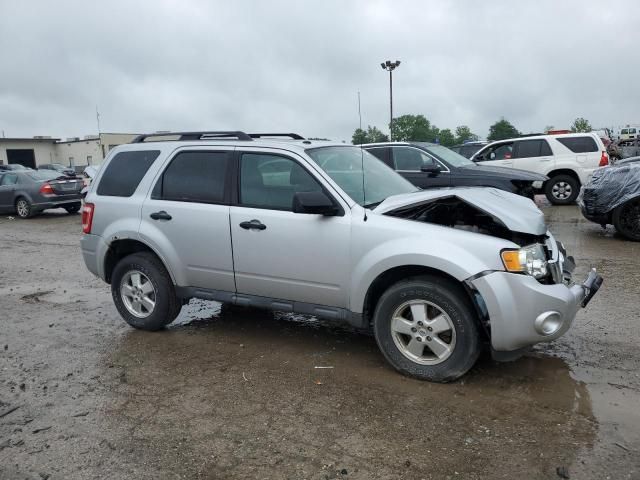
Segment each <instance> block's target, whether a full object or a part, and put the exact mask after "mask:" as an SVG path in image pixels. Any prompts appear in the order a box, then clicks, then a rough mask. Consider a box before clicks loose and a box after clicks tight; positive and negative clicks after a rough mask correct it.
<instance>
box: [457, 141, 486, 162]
mask: <svg viewBox="0 0 640 480" xmlns="http://www.w3.org/2000/svg"><path fill="white" fill-rule="evenodd" d="M488 143H489V142H467V143H463V144H460V145H454V146H453V147H449V148H450V149H451V150H453V151H454V152H456V153H458V154H460V155H462V156H463V157H465V158H471V156H472V155H473V154H474V153H476V152H477V151H478V150H480V149H481V148H482V147H484V146H485V145H487V144H488Z"/></svg>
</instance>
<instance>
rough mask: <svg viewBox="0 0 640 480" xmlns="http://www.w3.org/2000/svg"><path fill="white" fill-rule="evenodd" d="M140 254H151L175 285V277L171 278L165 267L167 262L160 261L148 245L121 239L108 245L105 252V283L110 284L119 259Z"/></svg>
mask: <svg viewBox="0 0 640 480" xmlns="http://www.w3.org/2000/svg"><path fill="white" fill-rule="evenodd" d="M140 252H148V253H151V254H153V255H154V256H155V257H156V258H157V259H158V260H159V261H160V262H161V263H162V265H163V266H164V268H165V269H166V270H167V272H168V273H169V276H170V277H171V281H172V282H173V284H174V285H175V283H176V282H175V277H174V276H173V273H172V272H171V269H170V268H169V266H168V265H167V262H165V261H164V260H163V259H162V257H161V256H160V255H159V254H158V252H156V251H155V250H154V249H153V248H151V247H150V246H149V245H147V244H146V243H144V242H142V241H140V240H136V239H133V238H123V239H120V240H114V241H113V242H111V244H110V245H109V248H108V249H107V252H106V254H105V257H104V277H105V281H106V282H107V283H111V275H112V273H113V269H114V268H115V266H116V265H117V264H118V262H119V261H120V260H121V259H123V258H124V257H126V256H127V255H131V254H133V253H140Z"/></svg>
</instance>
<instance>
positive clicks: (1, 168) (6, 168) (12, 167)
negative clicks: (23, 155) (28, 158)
mask: <svg viewBox="0 0 640 480" xmlns="http://www.w3.org/2000/svg"><path fill="white" fill-rule="evenodd" d="M21 170H33V169H32V168H29V167H25V166H24V165H20V164H19V163H10V164H8V165H0V172H15V171H21Z"/></svg>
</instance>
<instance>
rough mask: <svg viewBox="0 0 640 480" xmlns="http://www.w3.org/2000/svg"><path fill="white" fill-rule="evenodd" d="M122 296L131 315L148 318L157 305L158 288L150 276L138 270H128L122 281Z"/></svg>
mask: <svg viewBox="0 0 640 480" xmlns="http://www.w3.org/2000/svg"><path fill="white" fill-rule="evenodd" d="M120 296H121V297H122V303H124V306H125V308H126V309H127V310H128V311H129V313H131V315H133V316H135V317H138V318H146V317H148V316H149V315H151V314H152V313H153V310H154V308H155V306H156V289H155V288H154V286H153V283H151V280H150V279H149V277H147V276H146V275H145V274H144V273H142V272H140V271H138V270H131V271H129V272H127V273H126V274H125V275H124V276H123V277H122V280H121V282H120Z"/></svg>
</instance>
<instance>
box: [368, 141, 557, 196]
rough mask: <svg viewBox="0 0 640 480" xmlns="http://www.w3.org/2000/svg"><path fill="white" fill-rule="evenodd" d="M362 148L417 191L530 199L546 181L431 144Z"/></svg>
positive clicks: (377, 144) (538, 176)
mask: <svg viewBox="0 0 640 480" xmlns="http://www.w3.org/2000/svg"><path fill="white" fill-rule="evenodd" d="M362 148H364V149H366V150H367V151H368V152H370V153H372V154H373V155H375V156H376V157H378V158H379V159H380V160H382V161H383V162H384V163H386V164H387V165H389V166H390V167H391V168H393V169H394V170H395V171H397V172H398V173H399V174H400V175H402V176H403V177H405V178H406V179H407V180H409V181H410V182H411V183H413V184H414V185H415V186H416V187H420V188H434V187H465V186H466V187H471V186H474V187H494V188H499V189H500V190H506V191H507V192H512V193H517V194H518V195H522V196H525V197H528V198H533V196H534V195H535V194H536V193H537V192H538V191H539V190H540V189H541V188H542V184H543V183H544V182H545V181H546V180H548V178H547V177H546V176H545V175H540V174H538V173H533V172H527V171H524V170H517V169H514V168H501V167H485V166H482V165H477V164H476V163H474V162H472V161H471V160H468V159H466V158H465V157H463V156H462V155H459V154H457V153H456V152H453V151H451V150H450V149H448V148H446V147H443V146H442V145H437V144H434V143H426V142H410V143H376V144H369V145H363V146H362Z"/></svg>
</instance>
